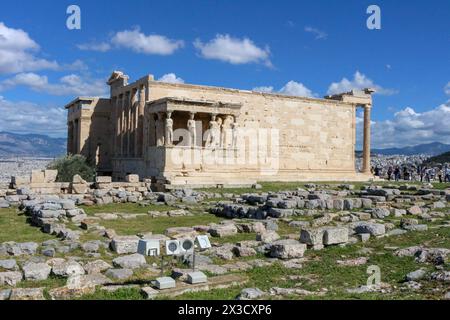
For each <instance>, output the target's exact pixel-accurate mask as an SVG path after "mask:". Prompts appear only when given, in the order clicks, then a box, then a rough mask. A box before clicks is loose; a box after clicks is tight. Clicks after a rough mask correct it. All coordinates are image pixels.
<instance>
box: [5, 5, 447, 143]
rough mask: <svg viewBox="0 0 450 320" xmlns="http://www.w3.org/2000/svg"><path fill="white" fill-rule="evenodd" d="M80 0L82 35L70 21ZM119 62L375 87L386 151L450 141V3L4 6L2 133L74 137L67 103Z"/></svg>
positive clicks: (279, 87) (265, 84)
mask: <svg viewBox="0 0 450 320" xmlns="http://www.w3.org/2000/svg"><path fill="white" fill-rule="evenodd" d="M70 4H76V5H78V6H79V7H80V8H81V30H68V29H67V28H66V19H67V17H68V15H67V14H66V8H67V7H68V5H70ZM371 4H376V5H378V6H379V7H380V9H381V30H369V29H368V28H367V27H366V20H367V18H368V17H369V15H368V14H367V13H366V9H367V7H368V6H369V5H371ZM1 24H3V28H2V27H1V26H2V25H1ZM2 30H3V33H4V34H3V37H2ZM18 30H20V31H18ZM152 36H153V38H152ZM5 39H6V40H5ZM2 41H3V45H2ZM2 55H3V58H2ZM12 56H15V57H16V58H15V59H16V60H20V61H19V62H17V61H12V60H11V59H12V58H11V57H12ZM16 62H17V63H16ZM114 69H119V70H123V71H124V72H125V73H126V74H128V75H129V76H130V78H131V80H134V79H137V78H140V77H142V76H144V75H146V74H148V73H150V74H154V75H155V78H157V79H159V78H161V77H163V76H164V75H167V74H171V73H173V74H174V75H175V76H174V75H171V76H166V77H164V78H163V79H162V80H165V81H173V80H174V79H177V80H176V81H185V82H187V83H195V84H205V85H214V86H225V87H233V88H240V89H249V90H251V89H256V90H264V91H273V92H276V91H281V92H282V93H286V94H298V95H310V96H317V97H321V96H323V95H325V94H327V93H331V92H333V90H340V89H347V88H352V87H356V88H357V87H359V86H363V85H367V84H371V85H373V86H375V87H377V88H378V89H379V91H380V93H379V94H377V95H375V97H374V108H373V121H374V123H373V129H374V130H373V131H374V133H373V135H374V136H373V141H374V145H375V146H376V147H390V146H402V145H410V144H416V143H421V142H431V141H441V142H445V143H450V125H449V122H450V103H449V99H450V1H448V0H433V1H418V0H416V1H364V0H345V1H335V0H318V1H317V0H316V1H261V0H260V1H253V0H252V1H249V0H247V1H224V0H223V1H187V0H184V1H164V2H163V1H137V0H135V1H133V0H130V1H127V2H125V1H103V0H101V1H82V0H77V1H51V0H41V1H23V0H16V1H3V3H2V10H1V12H0V96H1V97H2V98H1V99H0V111H1V112H2V113H3V114H8V115H9V117H6V118H4V119H3V120H0V131H1V130H8V131H15V132H40V133H47V134H50V135H52V136H64V134H65V129H64V125H65V123H64V117H65V114H64V110H61V106H63V105H64V104H65V103H66V102H68V101H69V100H71V99H72V98H74V97H75V96H76V95H78V93H80V92H87V93H89V94H101V93H103V92H105V85H104V82H105V80H106V79H107V77H108V76H109V74H110V73H111V71H112V70H114ZM355 75H356V77H355ZM344 78H346V79H347V80H348V81H345V79H344ZM343 79H344V80H343ZM333 83H335V85H334V86H332V84H333ZM333 88H334V89H333ZM1 109H3V110H1ZM14 110H16V111H14ZM46 111H49V114H50V116H46V115H45V114H46Z"/></svg>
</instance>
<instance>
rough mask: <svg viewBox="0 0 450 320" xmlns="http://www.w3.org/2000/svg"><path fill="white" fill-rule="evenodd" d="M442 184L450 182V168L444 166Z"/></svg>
mask: <svg viewBox="0 0 450 320" xmlns="http://www.w3.org/2000/svg"><path fill="white" fill-rule="evenodd" d="M444 182H450V167H449V166H448V165H445V170H444Z"/></svg>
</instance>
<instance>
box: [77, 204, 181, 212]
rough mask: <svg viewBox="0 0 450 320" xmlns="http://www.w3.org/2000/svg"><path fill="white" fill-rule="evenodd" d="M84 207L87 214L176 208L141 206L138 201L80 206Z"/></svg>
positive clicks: (170, 208)
mask: <svg viewBox="0 0 450 320" xmlns="http://www.w3.org/2000/svg"><path fill="white" fill-rule="evenodd" d="M80 208H83V209H84V212H86V214H88V215H93V214H96V213H105V212H109V213H147V212H148V211H167V210H173V209H176V208H174V207H170V206H166V205H145V206H142V205H140V204H138V203H129V202H127V203H109V204H103V205H94V206H80Z"/></svg>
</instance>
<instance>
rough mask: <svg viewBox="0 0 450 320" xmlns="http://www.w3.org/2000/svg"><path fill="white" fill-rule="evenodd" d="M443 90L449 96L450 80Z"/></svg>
mask: <svg viewBox="0 0 450 320" xmlns="http://www.w3.org/2000/svg"><path fill="white" fill-rule="evenodd" d="M444 92H445V94H447V95H449V96H450V82H449V83H447V85H446V86H445V88H444Z"/></svg>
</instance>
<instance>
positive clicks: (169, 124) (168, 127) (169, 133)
mask: <svg viewBox="0 0 450 320" xmlns="http://www.w3.org/2000/svg"><path fill="white" fill-rule="evenodd" d="M171 117H172V112H167V117H166V121H165V126H164V130H165V136H164V137H165V139H164V140H165V145H166V146H171V145H173V120H172V118H171Z"/></svg>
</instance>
